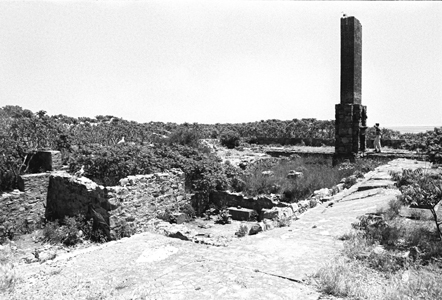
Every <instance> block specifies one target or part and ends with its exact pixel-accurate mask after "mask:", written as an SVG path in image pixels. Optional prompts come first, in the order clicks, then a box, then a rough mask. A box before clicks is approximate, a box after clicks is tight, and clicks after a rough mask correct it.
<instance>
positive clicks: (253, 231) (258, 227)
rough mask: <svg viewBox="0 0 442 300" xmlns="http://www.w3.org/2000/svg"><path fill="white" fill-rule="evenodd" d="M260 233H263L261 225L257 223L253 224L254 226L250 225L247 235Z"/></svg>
mask: <svg viewBox="0 0 442 300" xmlns="http://www.w3.org/2000/svg"><path fill="white" fill-rule="evenodd" d="M261 231H263V230H262V227H261V225H260V224H259V223H258V224H254V225H252V227H251V228H250V230H249V235H254V234H258V233H259V232H261Z"/></svg>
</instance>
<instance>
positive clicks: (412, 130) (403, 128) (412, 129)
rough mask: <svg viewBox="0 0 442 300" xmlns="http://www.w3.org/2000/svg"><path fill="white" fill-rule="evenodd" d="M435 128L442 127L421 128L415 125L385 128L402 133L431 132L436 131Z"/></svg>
mask: <svg viewBox="0 0 442 300" xmlns="http://www.w3.org/2000/svg"><path fill="white" fill-rule="evenodd" d="M381 127H382V126H381ZM435 127H441V126H422V125H420V126H413V125H404V126H385V128H388V129H392V130H395V131H399V132H400V133H419V132H427V131H430V130H434V128H435Z"/></svg>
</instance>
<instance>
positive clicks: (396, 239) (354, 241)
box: [314, 170, 442, 300]
mask: <svg viewBox="0 0 442 300" xmlns="http://www.w3.org/2000/svg"><path fill="white" fill-rule="evenodd" d="M422 174H423V173H422V170H417V171H414V172H412V171H409V170H408V171H404V172H403V174H397V175H396V179H398V180H399V181H398V182H399V183H398V184H399V185H400V186H401V189H402V190H406V189H407V188H410V187H413V188H417V187H418V186H419V183H418V182H419V179H420V177H421V176H426V175H422ZM427 180H429V181H431V180H437V179H427ZM432 191H434V190H432ZM414 196H416V195H414ZM414 196H412V193H408V194H407V193H405V194H404V195H402V196H400V197H398V199H397V200H393V201H392V202H390V206H389V208H388V209H387V210H384V211H380V212H379V213H377V214H369V215H364V216H361V217H360V218H359V222H357V223H355V224H353V227H354V229H355V230H354V231H353V232H351V233H350V234H347V235H345V236H344V237H342V239H344V240H345V242H344V250H343V253H342V255H341V256H339V257H337V258H336V259H335V260H333V261H332V262H330V263H328V264H327V265H325V266H324V267H323V268H321V269H320V270H319V271H318V272H317V273H316V274H315V276H314V279H315V281H316V282H317V284H318V287H319V289H320V290H321V291H322V292H324V293H327V294H332V295H335V296H338V297H348V298H351V299H391V300H393V299H394V300H396V299H398V300H399V299H442V282H441V281H440V278H442V241H441V239H440V236H439V234H438V231H437V230H435V227H434V223H433V222H432V215H431V214H430V212H429V211H428V210H422V209H415V211H416V210H418V211H419V212H418V213H416V212H414V213H411V214H409V217H408V218H405V217H402V216H401V214H400V213H401V211H403V210H404V209H405V208H404V207H405V206H404V205H408V204H410V199H411V198H413V202H415V203H421V204H422V203H423V202H425V201H426V200H422V198H414ZM427 199H428V198H427ZM439 199H440V198H439Z"/></svg>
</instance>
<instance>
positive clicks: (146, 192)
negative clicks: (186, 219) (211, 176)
mask: <svg viewBox="0 0 442 300" xmlns="http://www.w3.org/2000/svg"><path fill="white" fill-rule="evenodd" d="M184 184H185V178H184V173H183V172H181V171H180V170H177V169H172V170H171V171H170V172H168V173H155V174H149V175H137V176H129V177H127V178H124V179H122V180H120V186H116V187H110V188H109V187H108V188H107V198H108V200H109V202H110V203H111V204H112V206H113V209H112V211H110V212H109V213H110V220H109V221H110V228H111V232H118V231H119V230H120V229H121V227H122V226H124V225H125V224H128V225H129V226H130V227H132V228H134V229H135V230H136V231H138V232H141V231H144V230H145V229H146V228H147V227H148V224H147V222H148V221H149V220H150V219H152V218H153V217H155V216H156V215H157V214H158V213H160V212H164V211H165V210H166V209H172V208H173V207H176V206H180V205H183V204H185V203H186V202H188V201H189V200H188V199H187V197H186V193H185V189H184Z"/></svg>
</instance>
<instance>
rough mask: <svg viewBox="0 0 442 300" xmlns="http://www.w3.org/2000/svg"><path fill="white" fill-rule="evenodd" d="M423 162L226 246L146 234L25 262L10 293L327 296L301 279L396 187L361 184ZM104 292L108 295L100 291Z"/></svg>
mask: <svg viewBox="0 0 442 300" xmlns="http://www.w3.org/2000/svg"><path fill="white" fill-rule="evenodd" d="M418 167H428V165H427V164H425V163H424V162H417V161H412V160H406V159H397V160H394V161H392V162H390V163H389V164H387V165H384V166H380V167H378V168H377V169H376V171H373V172H370V173H368V174H366V176H365V179H364V180H363V181H362V182H359V183H357V184H356V185H355V186H353V187H352V188H351V189H349V190H346V191H343V192H341V193H340V194H337V195H335V196H334V199H332V200H331V201H330V202H326V203H324V204H323V205H319V206H317V207H315V208H313V209H311V210H309V211H307V212H306V213H304V214H303V215H302V216H301V217H300V219H299V220H297V221H294V222H293V223H292V225H291V226H290V227H283V228H277V229H274V230H270V231H266V232H261V233H259V234H258V235H254V236H247V237H244V238H241V239H234V240H233V242H231V243H230V244H229V246H228V247H213V246H207V245H200V244H194V243H191V242H186V241H182V240H178V239H171V238H167V237H164V236H161V235H157V234H152V233H143V234H139V235H136V236H133V237H131V238H126V239H122V240H120V241H117V242H111V243H108V244H105V245H103V246H101V247H95V248H92V249H88V250H87V251H84V252H85V253H83V254H81V255H77V256H73V257H71V258H70V259H58V260H57V261H53V262H51V263H50V264H48V263H45V264H42V265H40V264H32V265H22V266H19V271H22V272H23V274H25V275H23V282H22V283H20V284H19V285H18V287H17V291H16V293H15V294H14V295H11V296H10V299H86V298H87V296H88V297H89V298H88V299H266V300H268V299H326V298H324V296H321V294H320V293H318V292H317V291H316V290H315V289H314V287H313V286H311V285H307V284H305V283H304V280H305V279H306V278H307V277H308V276H309V275H310V274H313V273H315V272H316V271H317V270H318V269H319V268H320V267H321V266H322V265H323V264H324V263H326V262H327V261H329V260H331V259H332V258H333V257H334V256H335V255H337V254H338V253H339V251H340V250H341V249H342V245H343V244H342V243H343V242H342V241H340V240H339V239H338V238H339V237H340V236H342V235H343V234H345V233H347V232H349V230H350V229H351V223H353V222H355V221H356V217H357V216H360V215H363V214H365V213H367V212H375V211H376V210H378V209H380V208H382V207H385V206H386V205H387V204H388V202H389V201H390V200H391V199H394V198H395V197H396V195H397V194H398V193H399V192H398V191H397V190H396V189H394V188H385V187H379V186H378V185H376V184H373V189H366V190H363V191H358V189H359V187H360V186H361V185H365V186H367V185H369V184H370V183H375V182H376V181H386V180H388V177H389V172H390V171H400V170H402V168H412V169H415V168H418ZM102 291H107V293H104V294H105V295H107V296H106V297H107V298H99V296H100V293H101V292H102ZM109 291H112V293H111V294H109ZM91 293H92V295H95V294H96V295H97V297H96V298H91V297H90V295H91ZM94 293H95V294H94Z"/></svg>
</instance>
